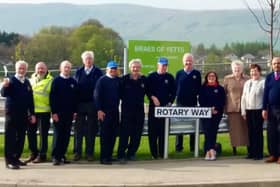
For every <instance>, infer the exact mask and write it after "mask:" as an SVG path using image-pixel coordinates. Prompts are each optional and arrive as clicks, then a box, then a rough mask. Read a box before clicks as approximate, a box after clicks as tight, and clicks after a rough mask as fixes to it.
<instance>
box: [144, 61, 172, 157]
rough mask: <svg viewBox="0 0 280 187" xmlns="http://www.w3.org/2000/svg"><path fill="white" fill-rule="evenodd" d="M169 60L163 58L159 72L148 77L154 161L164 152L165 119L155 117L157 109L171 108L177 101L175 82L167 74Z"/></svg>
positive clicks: (150, 138) (151, 141)
mask: <svg viewBox="0 0 280 187" xmlns="http://www.w3.org/2000/svg"><path fill="white" fill-rule="evenodd" d="M167 66H168V59H167V58H164V57H161V58H159V59H158V62H157V71H156V72H153V73H151V74H149V76H148V77H147V83H148V97H149V100H150V104H149V114H148V128H149V145H150V151H151V154H152V156H153V158H154V159H158V158H163V152H164V118H156V117H155V116H154V113H155V112H154V111H155V107H157V106H171V105H172V103H173V101H174V99H175V91H176V90H175V80H174V77H173V75H171V74H170V73H168V72H167Z"/></svg>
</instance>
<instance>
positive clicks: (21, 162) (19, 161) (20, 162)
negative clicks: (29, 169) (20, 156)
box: [15, 160, 27, 166]
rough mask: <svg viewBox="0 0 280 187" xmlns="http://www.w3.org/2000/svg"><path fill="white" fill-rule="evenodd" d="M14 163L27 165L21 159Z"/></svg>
mask: <svg viewBox="0 0 280 187" xmlns="http://www.w3.org/2000/svg"><path fill="white" fill-rule="evenodd" d="M15 164H16V165H18V166H26V165H27V163H25V162H23V161H21V160H16V161H15Z"/></svg>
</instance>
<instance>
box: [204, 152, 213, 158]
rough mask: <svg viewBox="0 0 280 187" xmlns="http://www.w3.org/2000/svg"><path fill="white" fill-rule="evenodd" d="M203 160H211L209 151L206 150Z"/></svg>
mask: <svg viewBox="0 0 280 187" xmlns="http://www.w3.org/2000/svg"><path fill="white" fill-rule="evenodd" d="M204 160H211V155H210V151H207V153H206V155H205V158H204Z"/></svg>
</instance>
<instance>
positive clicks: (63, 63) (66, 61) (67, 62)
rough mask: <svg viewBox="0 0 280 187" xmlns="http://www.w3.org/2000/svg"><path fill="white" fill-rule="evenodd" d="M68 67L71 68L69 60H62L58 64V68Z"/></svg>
mask: <svg viewBox="0 0 280 187" xmlns="http://www.w3.org/2000/svg"><path fill="white" fill-rule="evenodd" d="M66 64H67V65H70V67H72V64H71V62H70V61H69V60H64V61H62V62H61V63H60V66H59V67H60V68H61V67H62V66H65V65H66Z"/></svg>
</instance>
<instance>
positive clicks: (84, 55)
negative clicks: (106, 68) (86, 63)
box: [81, 51, 94, 60]
mask: <svg viewBox="0 0 280 187" xmlns="http://www.w3.org/2000/svg"><path fill="white" fill-rule="evenodd" d="M88 56H89V57H91V58H92V59H94V53H93V51H84V52H83V53H82V55H81V58H82V59H83V60H85V59H86V57H88Z"/></svg>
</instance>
